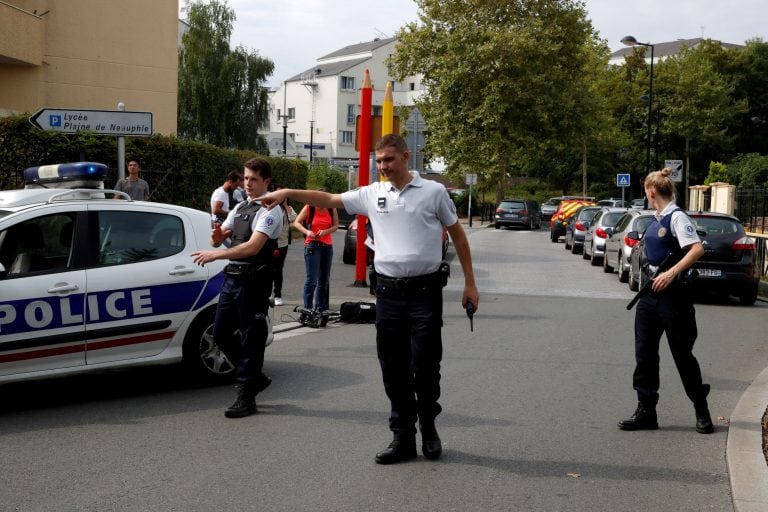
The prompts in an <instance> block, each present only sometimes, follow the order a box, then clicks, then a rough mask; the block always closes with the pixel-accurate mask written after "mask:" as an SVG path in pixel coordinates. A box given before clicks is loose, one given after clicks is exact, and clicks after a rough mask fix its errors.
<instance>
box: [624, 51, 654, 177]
mask: <svg viewBox="0 0 768 512" xmlns="http://www.w3.org/2000/svg"><path fill="white" fill-rule="evenodd" d="M621 42H622V43H623V44H625V45H626V46H645V47H646V48H650V49H651V72H650V75H649V85H648V148H647V151H646V156H645V170H646V172H649V171H650V170H651V110H652V108H653V45H652V44H651V43H640V42H638V41H637V39H635V38H634V37H633V36H624V37H623V38H622V39H621Z"/></svg>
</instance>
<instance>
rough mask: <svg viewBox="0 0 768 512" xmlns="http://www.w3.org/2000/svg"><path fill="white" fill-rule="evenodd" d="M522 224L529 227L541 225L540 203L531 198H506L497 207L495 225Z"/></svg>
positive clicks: (533, 227)
mask: <svg viewBox="0 0 768 512" xmlns="http://www.w3.org/2000/svg"><path fill="white" fill-rule="evenodd" d="M502 226H522V227H527V228H528V229H539V228H540V227H541V210H539V204H538V203H537V202H536V201H533V200H531V199H504V200H502V201H501V202H500V203H499V206H497V207H496V215H495V216H494V227H495V228H496V229H499V228H500V227H502Z"/></svg>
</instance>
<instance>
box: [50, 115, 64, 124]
mask: <svg viewBox="0 0 768 512" xmlns="http://www.w3.org/2000/svg"><path fill="white" fill-rule="evenodd" d="M48 124H50V125H51V126H52V127H53V126H61V115H58V114H56V115H51V116H48Z"/></svg>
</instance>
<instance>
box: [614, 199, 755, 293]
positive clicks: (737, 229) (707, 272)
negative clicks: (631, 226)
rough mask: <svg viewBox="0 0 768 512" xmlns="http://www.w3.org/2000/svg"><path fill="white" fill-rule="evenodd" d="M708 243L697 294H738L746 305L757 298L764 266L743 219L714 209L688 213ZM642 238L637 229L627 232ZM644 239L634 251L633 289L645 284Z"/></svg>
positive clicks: (700, 265)
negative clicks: (643, 275) (758, 260)
mask: <svg viewBox="0 0 768 512" xmlns="http://www.w3.org/2000/svg"><path fill="white" fill-rule="evenodd" d="M688 215H690V216H691V219H693V222H694V223H695V224H696V229H697V231H698V233H699V236H700V237H701V243H702V244H703V245H704V255H703V256H702V257H701V259H699V261H697V262H696V263H694V264H693V268H695V269H696V270H697V271H698V273H699V275H698V277H697V278H696V279H695V280H694V281H693V282H692V283H691V286H693V289H694V291H695V292H697V293H714V294H718V295H734V296H736V297H738V298H739V302H740V303H741V304H743V305H752V304H754V303H755V300H757V287H758V283H759V282H760V269H759V268H758V266H757V259H756V256H755V249H756V245H755V240H754V239H753V238H750V237H748V236H747V235H746V233H745V232H744V227H743V226H742V225H741V222H739V219H737V218H736V217H734V216H733V215H726V214H724V213H714V212H688ZM627 236H629V237H634V238H636V239H640V238H641V235H640V234H639V233H638V232H636V231H633V232H630V233H628V234H627ZM642 246H643V243H642V241H641V242H640V243H639V244H638V245H636V246H635V247H633V248H632V253H631V254H630V272H629V288H630V289H631V290H637V289H638V288H639V287H640V286H642V284H643V277H642V275H641V274H642V272H640V266H641V264H642V262H641V261H640V260H641V259H642V257H641V255H642Z"/></svg>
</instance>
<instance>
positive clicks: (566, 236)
mask: <svg viewBox="0 0 768 512" xmlns="http://www.w3.org/2000/svg"><path fill="white" fill-rule="evenodd" d="M572 246H573V244H572V243H570V244H569V243H568V235H565V250H566V251H570V250H571V247H572Z"/></svg>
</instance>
